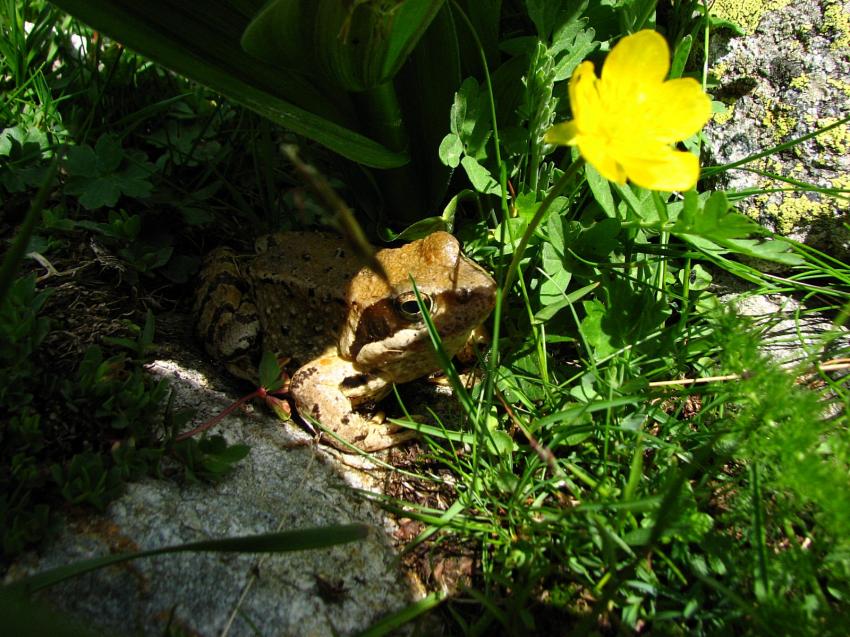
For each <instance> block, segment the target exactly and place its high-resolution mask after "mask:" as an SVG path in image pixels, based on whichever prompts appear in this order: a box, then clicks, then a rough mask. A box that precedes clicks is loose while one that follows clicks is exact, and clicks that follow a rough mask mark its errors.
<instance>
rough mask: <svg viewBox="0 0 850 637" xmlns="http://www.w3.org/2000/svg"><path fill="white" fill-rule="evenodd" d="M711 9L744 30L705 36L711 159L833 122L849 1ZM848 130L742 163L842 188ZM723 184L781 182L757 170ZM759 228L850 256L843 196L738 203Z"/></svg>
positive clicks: (847, 182)
mask: <svg viewBox="0 0 850 637" xmlns="http://www.w3.org/2000/svg"><path fill="white" fill-rule="evenodd" d="M712 11H713V13H714V14H716V15H720V16H724V17H728V18H732V19H734V20H736V21H738V22H739V23H740V24H742V26H744V27H745V28H747V29H748V30H749V33H748V34H747V35H746V36H743V37H733V36H731V34H730V33H729V32H728V31H721V32H718V33H715V34H714V35H713V36H712V47H711V51H710V60H711V69H712V71H713V73H714V74H715V75H716V76H717V78H718V81H719V86H718V87H717V88H716V89H715V90H714V93H715V95H716V96H717V97H718V98H719V99H720V100H721V101H723V102H724V103H725V104H726V106H727V109H728V112H727V114H725V115H720V116H716V117H715V119H714V121H713V123H712V124H711V125H710V126H709V127H708V129H707V134H708V136H709V139H710V147H711V148H710V150H711V154H712V155H713V159H714V161H715V162H716V163H727V162H732V161H737V160H740V159H743V158H744V157H748V156H750V155H753V154H755V153H758V152H761V151H764V150H767V149H769V148H772V147H774V146H776V145H778V144H781V143H783V142H787V141H790V140H792V139H795V138H797V137H800V136H802V135H804V134H806V133H810V132H812V131H815V130H817V129H818V128H821V127H824V126H828V125H829V124H832V123H835V122H837V121H838V120H839V119H841V118H842V117H844V116H846V115H847V114H848V103H850V99H848V98H850V2H848V1H847V0H805V1H803V2H794V3H790V2H786V1H776V0H774V1H772V2H766V3H761V2H741V1H740V0H718V1H717V2H716V3H715V4H714V6H713V9H712ZM848 151H850V126H848V124H847V123H844V124H842V125H841V126H838V127H837V128H834V129H832V130H831V131H829V132H827V133H825V134H823V135H819V136H817V137H815V138H813V139H809V140H807V141H805V142H803V143H802V144H799V145H797V146H795V147H793V148H791V149H788V150H784V151H782V152H780V153H778V154H774V155H771V156H770V157H768V158H764V159H760V160H757V161H755V162H752V163H750V164H747V166H746V167H747V168H751V169H758V170H760V171H763V172H769V173H774V174H778V175H782V176H784V177H787V178H790V179H792V180H796V181H800V182H807V183H812V184H815V185H816V186H819V187H822V188H844V189H847V188H850V152H848ZM727 178H728V181H727V182H726V183H725V184H724V187H726V188H731V189H735V190H747V189H750V188H760V189H772V188H788V187H789V184H788V183H784V182H782V181H779V180H776V179H773V178H771V177H769V176H766V175H764V174H757V173H755V172H750V171H747V170H742V169H736V170H732V171H730V172H729V173H727ZM739 207H740V209H741V210H742V211H743V212H745V213H746V214H748V215H749V216H751V217H753V218H755V219H757V220H758V221H759V222H761V223H762V224H763V225H765V226H767V227H768V228H770V229H772V230H774V231H776V232H778V233H780V234H782V235H784V236H788V237H791V238H794V239H796V240H799V241H802V242H805V243H807V244H809V245H812V246H814V247H816V248H818V249H821V250H823V251H825V252H827V253H829V254H832V255H833V256H836V257H839V258H846V257H847V256H848V255H850V237H848V232H847V230H846V228H844V227H843V225H842V223H841V221H842V219H843V220H844V221H846V215H847V211H848V206H847V202H846V200H840V199H835V198H833V197H830V196H828V195H823V194H819V193H814V192H772V193H768V194H760V195H757V196H754V197H751V198H749V199H746V200H744V201H741V202H740V203H739Z"/></svg>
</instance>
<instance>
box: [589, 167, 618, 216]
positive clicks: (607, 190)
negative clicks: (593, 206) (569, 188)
mask: <svg viewBox="0 0 850 637" xmlns="http://www.w3.org/2000/svg"><path fill="white" fill-rule="evenodd" d="M584 176H585V177H586V178H587V185H588V186H590V191H591V192H592V193H593V198H594V199H596V203H598V204H599V207H600V208H602V210H604V211H605V214H606V215H608V216H609V217H616V216H617V208H616V206H614V195H612V194H611V184H610V183H609V182H608V180H607V179H605V177H603V176H602V175H600V174H599V171H598V170H596V169H595V168H594V167H593V166H592V165H591V164H585V166H584Z"/></svg>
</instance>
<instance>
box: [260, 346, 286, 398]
mask: <svg viewBox="0 0 850 637" xmlns="http://www.w3.org/2000/svg"><path fill="white" fill-rule="evenodd" d="M259 371H260V385H262V386H263V387H265V388H266V391H269V392H273V391H277V390H278V389H280V388H281V387H283V380H282V379H281V374H282V372H281V369H280V365H279V364H278V362H277V356H275V355H274V354H272V353H271V352H269V351H264V352H263V357H262V359H261V360H260V370H259Z"/></svg>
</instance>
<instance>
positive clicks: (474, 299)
mask: <svg viewBox="0 0 850 637" xmlns="http://www.w3.org/2000/svg"><path fill="white" fill-rule="evenodd" d="M426 294H427V292H426ZM428 297H429V299H430V305H431V308H430V311H431V318H432V320H433V322H434V325H435V327H436V328H437V332H438V333H439V334H440V337H441V339H442V341H443V346H444V348H445V349H446V352H447V353H448V354H449V355H450V356H453V355H454V354H455V353H456V352H457V351H458V350H459V349H460V348H461V347H463V344H464V343H465V341H466V338H467V337H468V335H469V333H470V332H471V331H472V330H473V329H474V328H475V327H477V326H478V325H480V324H481V323H482V322H483V321H484V319H486V318H487V316H488V315H489V314H490V311H491V310H492V309H493V304H494V297H493V289H492V287H489V286H487V287H480V288H472V289H469V288H464V289H462V290H449V291H443V292H440V293H437V294H434V295H428ZM407 310H409V308H407ZM351 319H354V320H351ZM349 321H350V322H349V324H348V325H346V327H345V329H344V330H343V334H342V337H341V339H340V350H341V352H342V354H343V356H345V357H346V358H348V359H350V360H353V361H356V362H357V363H358V364H361V365H364V366H367V367H375V368H381V367H384V366H386V365H388V364H392V362H393V361H398V360H400V359H403V358H410V357H411V356H425V357H427V358H428V360H427V364H425V365H424V367H429V368H432V367H435V365H436V363H435V361H432V360H431V359H432V358H433V357H432V356H431V354H432V351H433V350H432V346H431V341H430V337H429V334H428V330H427V328H426V326H425V322H424V320H422V317H421V316H412V315H411V313H410V312H409V311H402V310H400V308H399V304H398V303H397V302H396V301H395V300H394V299H392V298H385V299H381V300H380V301H377V302H375V303H373V304H372V305H370V306H369V307H366V308H363V310H362V311H361V312H360V313H359V315H358V316H356V317H355V316H354V313H352V314H351V315H350V316H349ZM422 362H423V363H426V361H424V360H423V361H422ZM428 371H429V370H423V371H421V372H420V373H419V374H418V375H422V374H425V373H428ZM430 371H433V369H432V370H430ZM399 382H403V381H399Z"/></svg>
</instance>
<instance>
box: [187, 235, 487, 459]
mask: <svg viewBox="0 0 850 637" xmlns="http://www.w3.org/2000/svg"><path fill="white" fill-rule="evenodd" d="M256 249H257V254H255V255H250V256H246V255H239V254H237V253H235V252H234V251H232V250H229V249H226V248H219V249H217V250H214V251H213V252H212V253H210V255H209V256H208V257H207V260H206V262H205V264H204V268H203V270H202V272H201V281H202V284H201V287H200V288H199V290H198V295H197V300H196V303H195V310H196V314H197V316H198V329H199V333H200V335H201V337H202V338H203V340H204V342H205V344H206V347H207V351H209V353H210V354H211V355H212V356H214V357H215V358H217V359H220V360H222V361H223V362H224V363H225V364H226V365H227V368H228V369H229V370H230V371H231V372H232V373H233V374H235V375H237V376H240V377H242V378H247V379H250V380H253V381H256V377H257V375H256V369H257V360H258V354H259V352H260V351H261V350H268V351H271V352H273V353H275V354H277V355H279V356H287V357H290V358H291V360H292V362H293V363H294V364H296V365H299V367H298V369H297V370H296V371H295V373H294V374H293V375H292V379H291V383H290V395H291V397H292V399H293V401H294V403H295V406H296V408H297V410H298V412H299V414H301V415H302V417H305V418H308V419H309V418H312V419H315V420H317V421H319V422H320V423H321V424H322V425H323V426H324V427H326V428H327V429H329V430H331V431H333V432H334V433H336V435H338V436H339V437H340V438H342V439H343V440H345V441H347V442H350V443H351V444H354V445H356V446H357V447H359V448H361V449H364V450H366V451H376V450H379V449H383V448H386V447H389V446H392V445H394V444H398V443H399V442H401V441H402V440H405V439H407V438H409V437H410V436H411V435H412V434H411V432H399V431H394V430H393V429H392V428H391V427H390V426H388V425H385V424H377V423H375V422H373V421H370V420H368V419H367V418H365V417H364V416H363V415H361V414H360V413H358V412H357V407H358V406H361V405H364V404H366V403H372V402H375V401H377V400H380V399H381V398H383V397H384V396H386V394H387V393H388V392H389V391H390V390H391V388H392V385H393V383H405V382H408V381H411V380H413V379H415V378H419V377H421V376H425V375H427V374H430V373H432V372H434V371H436V370H438V369H439V363H438V362H437V359H436V356H435V354H434V349H433V346H432V344H431V339H430V337H429V335H428V331H427V329H426V327H425V323H424V321H423V318H422V316H421V313H420V311H419V306H418V305H417V303H416V297H415V295H414V292H413V286H412V284H411V282H410V279H411V277H412V278H413V280H415V281H416V285H417V288H418V289H419V292H420V296H421V297H422V299H423V301H424V303H425V305H426V306H427V307H428V308H429V311H430V314H431V317H432V319H433V321H434V325H435V326H436V328H437V331H438V332H439V334H440V336H441V339H442V342H443V347H444V348H445V349H446V351H447V352H448V354H449V355H454V354H455V353H456V352H457V351H458V350H460V349H461V348H462V347H463V345H464V344H465V343H466V341H467V339H468V338H469V336H470V333H471V332H472V331H473V330H474V329H475V328H477V327H478V326H479V325H480V324H481V323H482V322H483V321H484V320H485V319H486V318H487V316H488V315H489V314H490V311H491V310H492V308H493V304H494V302H495V293H496V283H495V281H494V280H493V278H492V277H491V276H490V275H489V274H488V273H487V272H485V271H484V270H483V269H482V268H481V267H480V266H479V265H477V264H476V263H474V262H473V261H471V260H470V259H469V258H467V257H466V256H465V255H464V254H463V253H462V252H461V250H460V245H459V244H458V241H457V239H455V238H454V237H453V236H452V235H450V234H448V233H446V232H435V233H434V234H431V235H429V236H427V237H425V238H423V239H420V240H418V241H414V242H412V243H409V244H407V245H404V246H401V247H399V248H387V249H384V250H379V251H378V252H377V254H376V256H377V259H378V260H379V261H380V263H381V264H382V265H383V267H384V270H385V271H386V273H387V276H388V277H389V281H385V280H384V279H383V278H381V277H380V276H378V275H377V274H375V273H374V272H372V271H371V270H369V269H368V268H366V267H363V266H362V264H361V262H360V260H359V259H358V258H357V257H356V256H355V255H354V254H352V253H351V252H350V250H349V249H348V248H347V247H346V245H345V244H344V243H343V241H342V240H341V239H340V238H339V237H337V236H335V235H332V234H328V233H321V232H285V233H278V234H275V235H269V236H266V237H263V238H261V239H260V240H259V241H258V242H257V246H256ZM329 442H331V444H335V445H336V446H340V448H344V445H338V443H335V441H334V440H333V439H329Z"/></svg>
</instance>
